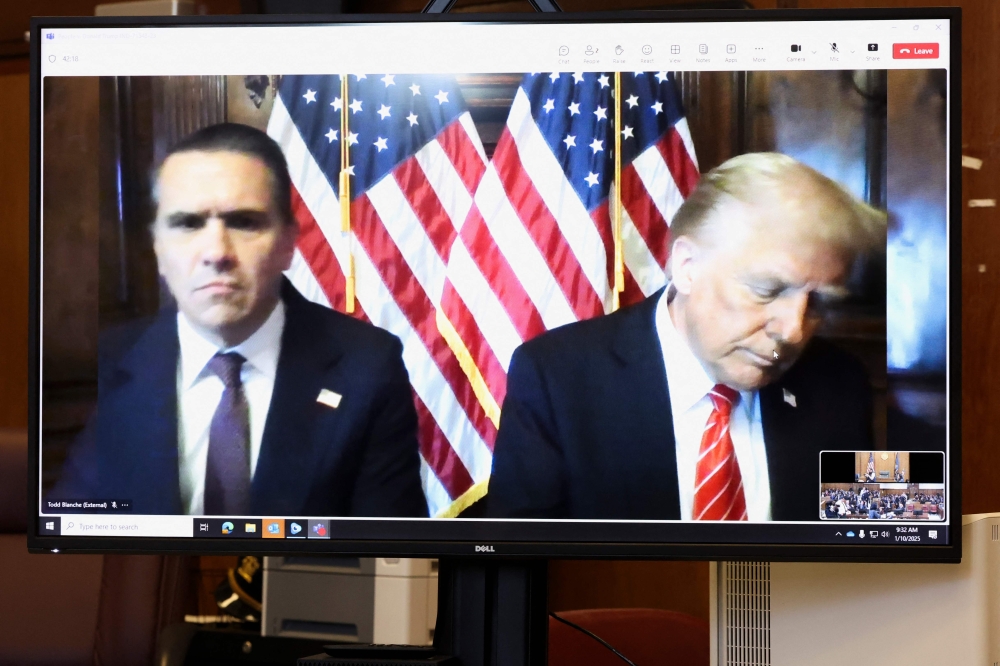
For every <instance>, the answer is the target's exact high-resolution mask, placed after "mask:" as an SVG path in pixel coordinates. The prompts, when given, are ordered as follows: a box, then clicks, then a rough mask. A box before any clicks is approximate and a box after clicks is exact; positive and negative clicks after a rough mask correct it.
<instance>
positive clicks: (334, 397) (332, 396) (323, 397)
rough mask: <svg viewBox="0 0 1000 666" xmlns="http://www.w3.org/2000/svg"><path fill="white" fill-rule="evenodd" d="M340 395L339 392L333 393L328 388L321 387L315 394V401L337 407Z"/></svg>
mask: <svg viewBox="0 0 1000 666" xmlns="http://www.w3.org/2000/svg"><path fill="white" fill-rule="evenodd" d="M342 397H343V396H341V395H340V394H339V393H334V392H333V391H330V390H328V389H323V390H322V391H320V392H319V395H318V396H316V402H318V403H320V404H321V405H326V406H327V407H330V408H331V409H337V407H340V399H341V398H342Z"/></svg>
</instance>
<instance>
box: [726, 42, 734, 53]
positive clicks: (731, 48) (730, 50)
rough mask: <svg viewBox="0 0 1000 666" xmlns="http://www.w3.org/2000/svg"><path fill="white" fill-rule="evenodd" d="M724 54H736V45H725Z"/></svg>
mask: <svg viewBox="0 0 1000 666" xmlns="http://www.w3.org/2000/svg"><path fill="white" fill-rule="evenodd" d="M726 53H736V44H726Z"/></svg>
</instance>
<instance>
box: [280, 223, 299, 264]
mask: <svg viewBox="0 0 1000 666" xmlns="http://www.w3.org/2000/svg"><path fill="white" fill-rule="evenodd" d="M298 242H299V223H298V221H297V220H295V219H292V220H291V222H286V223H285V225H284V228H283V229H282V243H283V245H284V247H283V248H282V249H283V250H284V253H285V255H286V256H285V257H283V258H282V264H283V265H284V269H283V270H286V271H287V270H288V269H289V268H291V267H292V259H293V258H294V257H295V245H296V244H297V243H298Z"/></svg>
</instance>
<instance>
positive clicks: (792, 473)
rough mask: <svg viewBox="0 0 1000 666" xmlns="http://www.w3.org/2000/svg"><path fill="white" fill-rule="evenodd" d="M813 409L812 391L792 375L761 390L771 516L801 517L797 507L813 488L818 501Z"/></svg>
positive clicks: (787, 518) (817, 461) (773, 518)
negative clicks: (797, 381)
mask: <svg viewBox="0 0 1000 666" xmlns="http://www.w3.org/2000/svg"><path fill="white" fill-rule="evenodd" d="M810 411H811V410H810V404H809V395H808V394H807V393H806V392H804V391H803V390H802V389H801V387H800V386H798V385H797V383H795V382H794V380H793V379H791V378H789V379H782V380H781V381H779V382H777V383H775V384H772V385H770V386H766V387H764V388H763V389H761V391H760V416H761V428H762V430H763V431H764V446H765V448H766V449H767V474H768V482H769V485H770V488H771V519H772V520H775V521H779V520H800V519H802V518H801V516H799V514H800V513H801V512H800V511H799V510H798V509H799V507H800V506H801V505H802V498H803V497H809V496H810V492H811V491H815V493H814V494H815V496H816V498H817V502H818V498H819V460H818V459H817V458H816V457H815V452H816V449H815V448H814V447H813V446H810V444H811V442H812V440H814V439H815V436H816V433H815V432H812V431H811V428H810V421H811V420H810V418H809V412H810ZM817 506H818V504H817ZM813 518H815V516H813Z"/></svg>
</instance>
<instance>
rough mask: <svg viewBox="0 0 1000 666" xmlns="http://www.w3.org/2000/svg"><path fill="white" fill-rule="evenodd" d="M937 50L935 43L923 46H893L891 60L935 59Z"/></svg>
mask: <svg viewBox="0 0 1000 666" xmlns="http://www.w3.org/2000/svg"><path fill="white" fill-rule="evenodd" d="M938 54H939V48H938V44H937V42H931V43H923V44H893V45H892V57H893V58H901V59H904V60H905V59H908V58H937V57H938Z"/></svg>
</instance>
